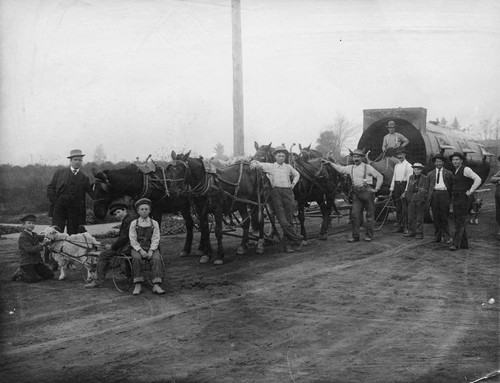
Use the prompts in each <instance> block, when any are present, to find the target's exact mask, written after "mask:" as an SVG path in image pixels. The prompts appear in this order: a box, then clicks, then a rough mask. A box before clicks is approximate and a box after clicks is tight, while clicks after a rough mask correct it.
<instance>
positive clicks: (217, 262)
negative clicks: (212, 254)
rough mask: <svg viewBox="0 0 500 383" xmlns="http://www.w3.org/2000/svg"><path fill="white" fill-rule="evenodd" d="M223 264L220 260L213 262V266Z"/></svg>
mask: <svg viewBox="0 0 500 383" xmlns="http://www.w3.org/2000/svg"><path fill="white" fill-rule="evenodd" d="M223 263H224V262H223V261H222V259H216V260H215V261H214V265H222V264H223Z"/></svg>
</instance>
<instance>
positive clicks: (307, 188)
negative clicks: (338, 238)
mask: <svg viewBox="0 0 500 383" xmlns="http://www.w3.org/2000/svg"><path fill="white" fill-rule="evenodd" d="M254 144H255V145H254V146H255V149H256V153H255V154H254V156H253V159H254V160H256V161H259V162H274V161H275V159H274V156H273V155H272V151H273V148H272V146H271V144H272V143H270V144H269V145H262V146H259V144H258V143H257V142H255V143H254ZM304 149H305V148H304ZM309 149H310V148H309ZM303 151H304V150H303V149H302V148H301V152H303ZM315 152H317V151H315ZM317 153H319V154H321V153H320V152H317ZM301 154H302V153H301ZM288 161H289V162H290V164H291V165H292V166H293V167H294V168H295V169H296V170H297V171H298V172H299V173H300V179H299V182H297V185H295V187H294V189H293V193H294V196H295V200H296V201H297V207H298V219H299V222H300V234H301V235H302V238H303V241H304V244H307V231H306V228H305V225H304V222H305V213H304V212H305V208H306V206H308V204H309V202H312V201H315V202H316V203H317V204H318V206H319V207H320V211H321V216H322V223H321V228H320V235H319V239H320V240H326V239H327V238H328V227H329V226H330V222H331V212H332V209H333V207H334V206H335V195H336V194H337V191H338V185H339V182H340V175H339V173H338V172H337V171H335V170H334V169H333V168H331V167H329V166H328V167H327V166H324V165H323V163H322V162H321V160H320V158H312V159H311V160H310V161H306V160H305V159H303V158H302V157H301V156H300V155H295V154H293V153H292V154H290V155H289V156H288Z"/></svg>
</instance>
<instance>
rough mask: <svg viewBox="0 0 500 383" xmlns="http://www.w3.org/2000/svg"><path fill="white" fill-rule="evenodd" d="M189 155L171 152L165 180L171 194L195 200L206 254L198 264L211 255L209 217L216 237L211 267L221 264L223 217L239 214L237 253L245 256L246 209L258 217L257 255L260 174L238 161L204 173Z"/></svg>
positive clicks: (260, 246)
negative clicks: (240, 231) (208, 228)
mask: <svg viewBox="0 0 500 383" xmlns="http://www.w3.org/2000/svg"><path fill="white" fill-rule="evenodd" d="M189 154H190V153H189V152H188V153H186V154H184V155H182V154H180V155H176V154H175V153H174V152H173V153H172V159H174V161H173V163H170V164H169V165H168V166H167V169H166V174H167V176H168V178H170V179H172V180H177V181H173V182H172V186H171V191H172V192H174V193H177V192H179V191H180V192H182V194H184V195H187V196H189V198H191V199H192V200H193V201H194V204H195V206H196V211H197V212H198V215H199V220H200V226H201V227H203V228H204V229H203V232H202V237H203V242H204V245H203V247H204V248H205V249H208V254H207V253H205V254H204V255H203V256H202V257H201V259H200V263H207V262H208V260H209V258H210V255H211V247H210V241H209V233H208V230H206V228H207V227H208V215H209V214H213V216H214V219H215V236H216V238H217V248H218V250H217V257H216V259H215V261H214V264H216V265H220V264H222V263H223V258H224V248H223V245H222V223H223V217H224V215H231V214H232V213H233V212H235V211H237V212H239V215H240V217H241V226H242V227H243V237H242V240H241V244H240V246H239V247H238V250H237V254H244V253H245V251H246V249H247V247H248V239H249V226H250V218H249V213H248V208H249V206H250V207H251V209H252V210H254V211H255V210H257V212H258V216H259V225H258V228H259V240H258V244H257V250H256V252H257V253H263V251H264V232H263V219H262V203H263V202H264V201H263V198H264V194H263V185H262V182H263V181H262V179H263V176H262V174H261V173H260V172H259V171H255V170H251V169H250V167H249V164H248V163H247V162H237V163H235V164H232V165H229V166H228V167H226V168H224V169H217V170H211V171H207V170H206V168H205V164H204V162H203V161H202V160H201V159H199V158H190V157H189Z"/></svg>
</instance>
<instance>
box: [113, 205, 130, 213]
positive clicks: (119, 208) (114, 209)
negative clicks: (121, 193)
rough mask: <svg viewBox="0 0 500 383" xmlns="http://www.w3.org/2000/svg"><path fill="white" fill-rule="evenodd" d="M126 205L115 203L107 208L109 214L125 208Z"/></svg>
mask: <svg viewBox="0 0 500 383" xmlns="http://www.w3.org/2000/svg"><path fill="white" fill-rule="evenodd" d="M127 209H128V206H127V205H115V206H112V207H110V208H109V214H111V215H113V214H115V212H116V211H117V210H127Z"/></svg>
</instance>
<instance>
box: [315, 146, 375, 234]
mask: <svg viewBox="0 0 500 383" xmlns="http://www.w3.org/2000/svg"><path fill="white" fill-rule="evenodd" d="M351 155H352V159H353V161H354V165H347V166H341V165H339V164H337V163H336V162H337V161H336V160H335V159H334V158H331V157H330V158H329V160H330V161H332V162H330V161H328V160H324V159H323V160H322V161H323V163H325V164H328V165H330V166H332V167H333V168H334V169H335V170H336V171H338V172H339V173H341V174H347V175H349V176H350V177H351V180H352V189H353V203H352V211H351V227H352V238H349V240H348V242H358V241H359V227H360V223H361V222H360V221H361V217H362V216H363V209H364V210H365V211H366V227H365V241H366V242H370V241H371V240H372V238H373V215H374V213H373V211H374V208H373V203H374V202H373V200H374V194H375V193H376V192H378V191H379V190H380V187H381V186H382V182H383V180H384V179H383V176H382V174H380V173H379V172H378V171H376V170H375V169H374V168H373V167H372V166H371V165H367V164H365V163H363V158H364V157H365V154H364V153H363V151H362V150H360V149H355V150H353V151H352V154H351ZM373 178H375V179H376V180H377V184H376V186H375V188H373V186H372V185H373Z"/></svg>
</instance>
